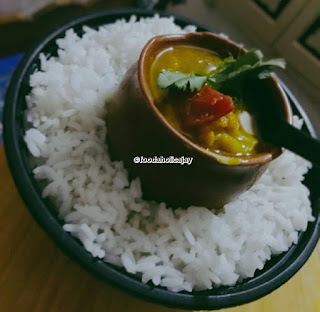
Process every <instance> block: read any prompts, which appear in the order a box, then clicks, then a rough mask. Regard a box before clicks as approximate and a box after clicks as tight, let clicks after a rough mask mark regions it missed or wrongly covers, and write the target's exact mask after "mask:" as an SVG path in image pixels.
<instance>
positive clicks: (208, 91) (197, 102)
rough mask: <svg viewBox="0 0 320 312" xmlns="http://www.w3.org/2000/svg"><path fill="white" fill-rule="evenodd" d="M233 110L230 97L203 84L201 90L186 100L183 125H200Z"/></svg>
mask: <svg viewBox="0 0 320 312" xmlns="http://www.w3.org/2000/svg"><path fill="white" fill-rule="evenodd" d="M233 110H234V104H233V101H232V98H231V97H230V96H228V95H224V94H222V93H220V92H219V91H217V90H215V89H213V88H211V87H210V86H208V85H204V86H203V87H202V88H201V90H200V91H199V92H198V93H196V94H195V95H194V96H192V97H191V98H190V99H188V100H187V108H186V111H185V116H184V117H185V118H184V125H185V126H186V127H193V126H202V125H205V124H208V123H210V122H212V121H214V120H217V119H219V118H220V117H222V116H225V115H227V114H228V113H230V112H232V111H233Z"/></svg>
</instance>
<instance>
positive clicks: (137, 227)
mask: <svg viewBox="0 0 320 312" xmlns="http://www.w3.org/2000/svg"><path fill="white" fill-rule="evenodd" d="M194 30H195V27H193V26H189V27H187V28H185V29H181V28H180V27H178V26H176V25H175V24H174V20H173V18H159V16H155V17H154V18H145V19H141V20H139V21H137V20H136V18H135V17H132V18H131V19H130V21H129V22H126V21H124V20H119V21H117V22H116V23H114V24H111V25H106V26H102V27H100V28H99V30H98V31H95V30H93V29H90V28H88V27H84V32H85V33H84V35H83V36H82V38H80V37H79V36H77V35H76V34H75V32H74V31H73V30H72V29H70V30H68V31H67V32H66V35H65V37H64V38H63V39H59V40H57V45H58V46H59V50H58V57H50V58H49V59H47V58H46V57H45V56H44V55H41V57H40V58H41V71H37V72H36V73H34V74H33V75H32V76H31V78H30V85H31V87H32V91H31V93H30V95H28V96H27V103H28V111H27V120H28V121H29V122H30V124H31V126H30V129H29V130H27V131H26V133H25V142H26V144H27V146H28V148H29V151H30V153H31V154H32V155H33V156H34V157H33V158H34V159H36V166H35V169H34V176H35V178H36V179H37V180H39V181H41V182H42V183H45V187H44V189H43V193H42V195H43V197H50V198H53V199H54V200H55V202H56V203H57V206H58V208H59V215H60V217H61V218H63V219H64V220H65V225H64V229H65V230H66V231H68V232H70V233H71V234H72V235H74V236H75V237H77V238H79V239H80V241H81V242H82V243H83V245H84V247H85V249H86V250H88V251H89V252H91V253H92V254H93V256H95V257H98V258H101V259H104V260H105V261H107V262H110V263H113V264H116V265H118V266H123V267H125V269H126V270H127V271H128V272H130V273H140V274H141V276H142V281H143V282H144V283H146V282H148V281H152V283H153V284H154V285H161V286H164V287H167V288H168V289H170V290H172V291H175V292H177V291H182V290H186V291H192V290H193V289H195V290H202V289H211V288H212V287H217V286H219V285H233V284H235V283H236V282H237V281H239V280H241V279H243V278H247V277H252V276H253V275H254V273H255V271H256V270H257V269H259V270H260V269H262V268H263V266H264V264H265V262H266V261H267V260H268V259H270V257H271V256H272V255H276V254H280V253H282V252H284V251H286V250H288V248H289V247H290V246H291V245H292V244H294V243H296V242H297V238H298V231H305V230H306V228H307V224H308V222H309V221H312V220H313V217H312V211H311V207H310V201H309V198H308V195H309V191H308V189H307V188H306V187H305V186H304V185H303V184H302V183H301V181H302V180H303V179H304V174H305V173H306V172H307V171H308V169H309V168H310V167H311V165H310V163H308V162H307V161H305V160H303V159H301V158H300V157H297V156H296V155H294V154H292V153H290V152H288V151H287V152H285V153H284V154H283V155H282V156H281V157H279V158H278V159H276V160H275V161H273V162H272V163H271V164H270V166H269V168H268V169H267V171H266V173H265V174H264V175H263V176H262V178H261V179H260V180H259V181H258V182H257V183H256V184H255V185H254V186H253V187H252V188H251V189H250V190H249V191H247V192H246V193H244V194H242V195H241V196H240V197H239V198H238V199H237V200H235V201H234V202H232V203H229V204H227V205H226V206H225V207H224V210H223V212H221V213H219V214H218V215H217V214H214V213H213V212H211V211H209V210H208V209H206V208H203V207H189V208H188V209H186V210H183V209H177V210H172V209H170V208H168V207H167V206H166V204H165V203H161V204H157V203H154V202H148V201H145V200H143V199H142V193H141V187H140V182H139V179H136V180H134V181H131V182H129V181H128V175H127V172H126V170H125V169H124V168H123V165H122V163H121V162H111V160H110V156H109V154H108V147H107V146H106V144H105V140H106V134H107V128H106V125H105V117H106V114H107V111H106V105H105V103H107V102H110V101H111V100H112V97H113V95H114V92H115V90H116V88H117V86H118V85H119V83H120V81H121V79H122V78H123V76H124V74H125V73H126V71H127V70H128V68H129V67H130V66H131V65H132V64H133V63H134V62H135V61H136V60H137V59H138V57H139V54H140V51H141V49H142V47H143V46H144V45H145V44H146V42H147V41H148V40H149V39H150V38H151V37H153V36H155V35H160V34H168V33H172V34H176V33H185V32H190V31H194ZM128 100H129V99H128ZM295 123H296V125H297V126H299V127H301V124H302V121H301V120H300V121H299V120H298V118H295Z"/></svg>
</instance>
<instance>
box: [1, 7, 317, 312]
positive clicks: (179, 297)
mask: <svg viewBox="0 0 320 312" xmlns="http://www.w3.org/2000/svg"><path fill="white" fill-rule="evenodd" d="M155 14H159V15H160V16H161V17H168V16H174V18H175V20H176V21H177V22H178V24H179V23H182V24H183V25H195V26H197V28H198V29H199V28H200V29H204V30H207V31H212V32H215V30H214V29H212V28H209V27H207V26H204V25H201V24H199V23H198V22H196V21H192V20H190V19H188V18H185V17H182V16H179V15H176V14H168V13H162V12H158V11H150V10H142V9H132V8H130V9H115V10H104V11H98V12H94V13H89V14H86V15H83V16H80V17H78V18H76V19H74V20H72V21H70V22H67V23H64V24H62V25H61V26H59V27H57V28H55V29H54V30H53V31H51V32H50V33H48V34H47V35H46V36H45V37H44V38H43V39H42V40H40V41H39V42H38V43H36V44H35V45H34V46H33V48H31V49H30V50H29V52H27V53H26V54H25V55H24V57H23V59H22V60H21V61H20V63H19V65H18V67H17V69H16V70H15V72H14V74H13V76H12V78H11V81H10V84H9V87H8V91H7V94H6V99H5V108H4V132H3V137H4V146H5V152H6V156H7V160H8V164H9V168H10V170H11V173H12V176H13V179H14V182H15V184H16V186H17V188H18V191H19V193H20V195H21V197H22V199H23V200H24V202H25V204H26V206H27V208H28V209H29V211H30V213H31V214H32V215H33V217H34V219H35V220H36V221H37V223H38V224H39V226H40V227H41V228H42V229H43V230H44V231H45V232H46V233H47V234H48V235H49V237H50V238H51V239H52V240H53V241H54V242H55V243H56V244H57V245H58V246H59V247H60V249H61V250H63V251H64V252H65V253H66V254H67V255H68V256H69V257H70V258H71V259H73V260H74V261H75V262H76V263H78V264H79V265H81V266H82V267H83V268H85V269H86V270H87V271H89V272H91V273H92V274H93V275H95V276H96V277H98V278H99V279H102V280H104V281H106V282H108V283H110V284H112V285H114V286H117V287H118V288H120V289H122V290H125V291H127V292H129V293H131V294H134V295H135V296H138V297H140V298H142V299H144V300H147V301H149V302H153V303H158V304H162V305H166V306H170V307H174V308H180V309H188V310H203V309H206V310H212V309H221V308H227V307H232V306H236V305H240V304H244V303H248V302H251V301H253V300H256V299H258V298H261V297H262V296H264V295H267V294H269V293H270V292H272V291H273V290H275V289H276V288H278V287H280V286H281V285H282V284H283V283H285V282H286V281H287V280H288V279H289V278H291V277H292V276H293V275H294V274H295V273H296V272H297V271H298V270H299V269H300V268H301V267H302V265H303V264H304V263H305V262H306V261H307V259H308V258H309V257H310V255H311V253H312V251H313V249H314V248H315V246H316V243H317V241H318V238H319V234H320V233H319V232H320V218H319V215H318V216H316V218H317V219H316V221H314V223H311V224H309V225H308V229H309V232H311V235H310V238H309V240H308V241H307V242H301V243H300V245H299V242H300V241H299V242H298V244H297V245H296V246H293V247H294V248H293V247H291V250H292V248H293V251H292V252H291V254H294V253H295V255H296V257H295V259H294V261H293V262H292V263H290V264H289V265H287V263H286V261H285V260H284V261H282V262H281V263H279V264H278V265H277V266H276V267H277V268H276V270H275V271H274V272H271V273H272V275H273V277H272V278H271V279H268V280H266V278H265V277H263V276H262V278H260V277H258V281H261V283H259V285H258V286H256V287H254V288H250V287H251V286H252V284H254V282H256V280H255V281H253V282H252V283H248V284H251V286H250V285H249V289H244V290H243V291H239V292H235V293H234V292H232V291H231V293H230V292H229V293H228V292H226V293H224V294H219V295H211V296H208V295H205V294H202V293H201V292H193V293H174V292H171V291H169V290H167V289H164V288H160V287H155V286H150V285H148V284H143V283H142V282H141V281H139V280H137V279H136V278H135V277H134V276H132V275H130V274H127V273H123V272H121V270H119V269H116V268H115V267H114V266H112V265H109V264H106V263H104V262H103V261H101V260H96V259H94V258H93V257H92V255H91V254H90V253H88V252H87V251H86V250H85V249H84V248H83V246H82V245H80V243H79V242H78V241H77V240H76V239H74V238H73V237H72V236H71V235H70V234H69V233H67V232H65V231H64V230H63V229H62V226H61V223H60V222H59V221H58V220H57V218H56V217H54V216H53V214H52V213H50V211H49V209H48V207H47V206H46V204H45V203H44V201H43V199H42V198H41V194H40V193H39V192H38V190H37V188H36V186H35V183H34V178H33V176H32V174H31V173H29V172H27V169H26V166H25V161H24V159H23V155H22V153H21V148H22V147H24V145H22V146H21V144H24V143H21V139H22V136H23V133H22V129H21V128H20V127H19V125H17V124H16V120H17V118H18V112H17V103H18V99H19V92H20V89H21V87H22V83H23V79H24V76H25V75H26V73H27V70H28V68H29V67H30V66H31V64H32V63H33V62H34V61H35V60H36V57H38V54H39V52H40V51H41V50H42V49H43V48H44V47H45V45H46V44H48V43H50V41H52V40H53V39H54V38H56V37H58V36H60V35H62V34H64V32H65V31H66V30H67V29H68V28H72V27H75V26H79V25H82V24H84V23H89V22H90V21H94V20H97V19H101V18H109V19H111V20H113V21H115V20H116V19H119V18H125V17H126V18H128V17H129V16H130V15H137V16H138V17H151V16H153V15H155ZM106 23H108V22H106ZM280 83H281V84H282V86H283V88H284V90H285V91H286V93H287V94H288V95H289V97H290V98H291V100H292V102H293V103H294V105H295V106H296V108H297V110H298V112H299V113H300V115H301V116H302V117H303V118H304V120H305V123H306V126H307V128H308V130H309V132H310V133H311V135H312V136H316V135H315V130H314V128H313V126H312V124H311V122H310V120H309V119H308V117H307V115H306V113H305V112H304V110H303V109H302V107H301V105H300V104H299V103H298V101H297V100H296V99H295V97H294V96H293V94H292V93H291V91H290V90H289V89H288V88H287V87H286V86H285V85H284V84H283V83H282V82H281V81H280ZM16 90H18V92H16ZM314 204H316V203H314ZM317 204H320V200H317ZM297 247H299V248H302V249H303V253H298V254H297V252H296V251H297ZM290 256H291V255H290ZM267 273H268V271H267V272H266V274H267ZM267 275H269V274H267ZM259 278H260V279H259ZM195 293H197V295H194V294H195Z"/></svg>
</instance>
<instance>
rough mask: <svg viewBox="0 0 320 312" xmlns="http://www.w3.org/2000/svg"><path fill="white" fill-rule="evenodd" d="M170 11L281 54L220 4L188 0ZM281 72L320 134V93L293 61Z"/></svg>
mask: <svg viewBox="0 0 320 312" xmlns="http://www.w3.org/2000/svg"><path fill="white" fill-rule="evenodd" d="M167 11H168V12H171V13H175V14H179V15H184V16H187V17H189V18H191V19H194V20H196V21H198V22H201V23H202V24H205V25H208V26H211V27H213V28H214V29H216V30H217V31H218V32H222V33H225V34H227V35H228V36H229V38H230V39H232V40H234V41H236V42H241V43H243V44H244V45H245V46H247V47H256V48H259V49H261V50H263V52H264V53H265V54H266V55H267V56H273V57H274V56H279V55H277V53H276V52H275V51H273V50H271V49H270V48H269V47H267V46H265V45H264V44H263V42H261V40H259V38H257V37H255V36H254V35H252V36H248V32H247V31H246V32H244V31H242V30H241V27H240V25H237V24H235V22H234V21H233V20H232V19H230V18H228V17H227V15H226V14H225V13H224V12H221V11H220V10H219V9H218V8H214V7H212V8H211V7H208V6H207V5H206V4H205V1H203V0H187V1H186V2H185V3H184V4H181V5H175V6H172V5H171V6H169V7H168V9H167ZM278 75H279V77H280V78H281V79H282V81H283V82H284V83H285V84H286V85H287V86H288V88H289V89H290V90H291V91H292V93H293V94H294V95H295V97H296V98H297V99H298V101H299V102H300V104H301V105H302V106H303V108H304V109H305V111H306V113H307V115H308V117H309V118H310V120H311V123H312V124H313V126H314V128H315V130H316V132H317V135H318V136H319V137H320V98H319V93H317V92H306V90H305V89H306V88H305V85H304V78H303V77H302V76H301V75H299V74H298V73H297V72H296V71H295V70H294V69H293V68H292V67H290V65H288V66H287V69H286V71H285V72H279V73H278ZM319 78H320V77H319Z"/></svg>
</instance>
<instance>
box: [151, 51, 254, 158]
mask: <svg viewBox="0 0 320 312" xmlns="http://www.w3.org/2000/svg"><path fill="white" fill-rule="evenodd" d="M223 61H224V60H222V59H221V58H220V57H219V56H217V55H215V54H213V53H212V52H210V51H207V50H205V49H201V48H197V47H192V46H174V47H170V48H167V49H165V50H163V51H161V52H160V53H159V54H158V55H157V56H156V57H155V60H154V62H153V64H152V66H151V73H150V82H149V83H150V89H151V92H152V95H153V97H154V99H155V103H156V105H157V106H158V108H159V110H160V111H161V113H162V114H163V115H164V116H165V118H166V119H167V120H168V122H169V123H170V124H171V125H172V126H173V127H174V128H175V129H176V130H178V131H179V132H180V133H182V134H183V135H185V136H187V137H188V138H189V139H191V140H192V141H193V142H195V143H196V144H198V145H200V146H201V147H203V148H204V149H206V150H209V151H212V152H214V153H217V154H222V155H226V156H231V157H240V156H250V155H253V154H254V153H256V152H257V150H256V149H257V143H258V140H257V138H256V137H254V136H253V135H252V134H249V133H248V132H246V131H245V130H244V128H243V126H242V124H241V123H240V119H239V115H240V114H241V113H242V112H243V111H244V105H243V104H242V103H240V102H239V101H236V100H235V99H232V98H231V97H229V96H227V95H224V94H222V93H220V92H218V91H217V90H215V89H213V88H212V87H210V86H209V85H208V84H207V83H206V84H204V85H203V86H202V88H201V89H200V90H199V91H193V92H192V91H191V90H188V91H187V92H179V91H176V90H169V89H161V88H159V86H158V76H159V73H161V72H163V71H171V72H180V73H184V74H189V73H192V74H200V75H206V76H208V75H211V74H214V73H215V71H216V70H217V67H218V66H219V65H220V64H221V63H222V62H223ZM229 163H230V162H229ZM231 163H233V164H236V163H237V161H236V158H235V161H234V162H231Z"/></svg>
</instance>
